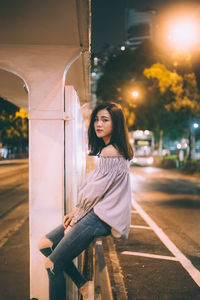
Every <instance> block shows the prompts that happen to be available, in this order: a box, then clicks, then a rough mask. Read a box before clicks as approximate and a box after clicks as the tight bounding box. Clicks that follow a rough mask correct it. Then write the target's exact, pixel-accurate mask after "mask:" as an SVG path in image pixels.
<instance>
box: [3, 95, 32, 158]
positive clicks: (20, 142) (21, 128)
mask: <svg viewBox="0 0 200 300" xmlns="http://www.w3.org/2000/svg"><path fill="white" fill-rule="evenodd" d="M0 142H1V143H2V144H3V145H4V146H6V147H8V148H11V149H12V150H14V149H15V151H16V152H17V153H22V152H24V151H25V148H26V147H27V145H28V114H27V112H26V111H25V110H23V109H22V108H19V107H17V106H16V105H14V104H12V103H10V102H8V101H6V100H4V99H2V98H0Z"/></svg>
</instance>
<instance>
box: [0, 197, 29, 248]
mask: <svg viewBox="0 0 200 300" xmlns="http://www.w3.org/2000/svg"><path fill="white" fill-rule="evenodd" d="M28 207H29V206H28V202H23V203H22V204H21V205H19V206H17V207H16V208H15V209H13V210H12V211H10V212H9V213H8V214H7V215H6V216H5V217H4V218H1V219H0V228H1V231H0V248H2V247H3V246H4V245H5V244H6V242H7V241H8V240H9V238H10V237H11V236H12V235H13V234H14V233H15V232H17V231H18V230H19V229H20V227H22V225H23V224H24V223H25V222H26V221H27V220H28Z"/></svg>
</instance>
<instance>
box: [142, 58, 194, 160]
mask: <svg viewBox="0 0 200 300" xmlns="http://www.w3.org/2000/svg"><path fill="white" fill-rule="evenodd" d="M144 75H145V76H146V77H147V78H148V79H153V81H154V83H155V84H156V85H157V86H158V88H159V91H160V94H161V96H162V97H163V99H164V103H163V104H164V107H165V109H166V110H167V111H168V112H172V113H175V114H176V122H179V123H177V126H180V124H181V127H182V128H183V130H185V131H187V132H188V138H189V154H188V159H189V160H190V159H192V153H193V151H194V146H195V145H194V140H193V132H192V124H193V122H194V121H195V120H196V119H197V118H198V117H200V96H199V93H198V86H197V82H196V77H195V74H194V73H186V74H183V75H182V76H181V75H179V74H178V73H177V72H176V71H169V70H168V69H167V68H166V67H165V66H164V65H162V64H160V63H157V64H154V65H152V67H151V68H147V69H145V70H144Z"/></svg>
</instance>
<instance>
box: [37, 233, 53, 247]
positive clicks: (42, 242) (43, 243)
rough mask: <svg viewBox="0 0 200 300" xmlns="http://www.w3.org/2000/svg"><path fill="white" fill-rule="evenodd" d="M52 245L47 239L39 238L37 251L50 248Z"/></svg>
mask: <svg viewBox="0 0 200 300" xmlns="http://www.w3.org/2000/svg"><path fill="white" fill-rule="evenodd" d="M52 246H53V243H52V241H50V240H49V239H48V238H46V237H45V236H44V237H42V238H41V240H40V242H39V245H38V247H39V249H40V250H41V249H45V248H52Z"/></svg>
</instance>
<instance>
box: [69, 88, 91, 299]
mask: <svg viewBox="0 0 200 300" xmlns="http://www.w3.org/2000/svg"><path fill="white" fill-rule="evenodd" d="M65 113H66V116H67V121H66V122H65V186H66V195H65V196H66V197H65V209H66V213H68V212H70V211H72V210H73V208H74V207H75V206H76V203H77V194H78V186H79V185H80V183H81V181H82V180H83V178H84V175H85V154H86V153H85V152H86V147H85V145H86V141H85V130H84V123H83V119H82V113H81V107H80V104H79V100H78V95H77V93H76V91H75V90H74V88H73V87H72V86H66V87H65ZM74 263H75V264H76V265H78V259H75V260H74ZM77 296H78V291H77V289H76V288H75V286H74V285H71V284H70V281H69V280H67V299H77Z"/></svg>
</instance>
